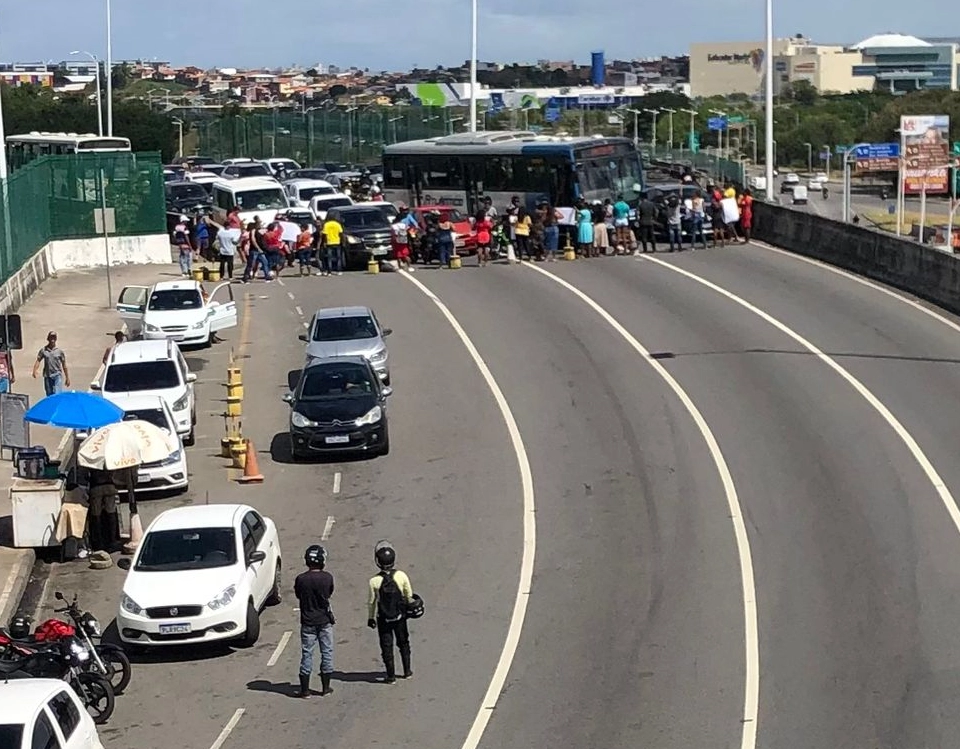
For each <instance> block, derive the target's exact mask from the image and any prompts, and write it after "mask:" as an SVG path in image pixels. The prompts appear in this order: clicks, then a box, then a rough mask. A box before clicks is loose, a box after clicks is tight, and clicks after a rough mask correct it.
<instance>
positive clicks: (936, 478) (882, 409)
mask: <svg viewBox="0 0 960 749" xmlns="http://www.w3.org/2000/svg"><path fill="white" fill-rule="evenodd" d="M645 260H646V261H648V262H651V263H656V264H657V265H661V266H663V267H664V268H667V269H668V270H671V271H673V272H675V273H679V274H680V275H682V276H686V277H687V278H689V279H690V280H691V281H696V282H697V283H699V284H701V285H702V286H705V287H707V288H708V289H711V290H712V291H715V292H717V293H718V294H720V295H721V296H724V297H726V298H727V299H729V300H730V301H732V302H735V303H736V304H739V305H740V306H741V307H743V308H744V309H745V310H748V311H749V312H752V313H753V314H754V315H756V316H757V317H759V318H760V319H761V320H764V321H765V322H768V323H769V324H770V325H772V326H773V327H775V328H776V329H777V330H779V331H780V332H781V333H783V334H784V335H786V336H789V337H790V338H792V339H793V340H794V341H796V342H797V343H799V344H800V345H801V346H803V347H804V348H805V349H807V351H809V352H810V353H811V354H813V355H814V356H816V357H817V358H818V359H819V360H820V361H822V362H823V363H824V364H826V365H827V366H828V367H830V369H832V370H833V371H834V372H836V373H837V374H838V375H840V377H842V378H843V379H844V380H846V381H847V383H849V384H850V386H851V387H853V389H854V390H856V391H857V392H858V393H859V394H860V396H861V397H862V398H863V399H864V400H865V401H866V402H867V403H869V404H870V405H871V406H873V408H874V410H875V411H876V412H877V413H878V414H880V416H881V417H882V418H883V420H884V421H886V422H887V424H888V425H889V426H890V428H891V429H893V431H894V432H895V433H896V435H897V436H898V437H899V438H900V439H901V440H902V441H903V444H904V445H906V447H907V450H909V451H910V454H911V455H912V456H913V459H914V460H915V461H916V462H917V464H918V465H919V466H920V470H922V471H923V473H924V475H926V477H927V479H928V480H929V481H930V483H931V484H932V485H933V488H934V489H936V491H937V494H938V495H939V497H940V500H941V501H942V502H943V506H944V507H945V508H946V510H947V514H948V515H949V516H950V519H951V520H952V521H953V524H954V526H955V527H956V529H957V531H960V507H958V506H957V502H956V500H955V499H954V498H953V494H951V492H950V489H949V488H948V487H947V484H946V482H945V481H944V480H943V478H941V476H940V474H939V473H937V469H936V468H934V466H933V463H932V462H931V461H930V459H929V458H928V457H927V455H926V453H924V452H923V449H922V448H921V447H920V445H919V444H918V443H917V441H916V440H915V439H914V438H913V435H912V434H910V432H909V431H907V428H906V427H905V426H903V424H901V423H900V420H899V419H897V417H896V416H894V415H893V413H892V412H891V411H890V409H889V408H887V407H886V406H885V405H884V404H883V401H881V400H880V399H879V398H878V397H877V396H875V395H874V394H873V393H872V392H871V391H870V389H869V388H867V386H866V385H864V384H863V383H862V382H860V380H858V379H857V378H856V377H854V376H853V375H852V374H851V373H850V372H849V371H847V370H846V369H845V368H844V367H843V366H842V365H840V364H838V363H837V361H836V360H835V359H834V358H833V357H831V356H830V355H829V354H825V353H824V352H823V351H821V350H820V349H819V348H817V347H816V346H814V345H813V344H812V343H811V342H810V341H808V340H807V339H806V338H804V337H803V336H802V335H800V334H799V333H797V332H796V331H795V330H793V328H790V327H789V326H787V325H786V324H784V323H782V322H780V320H778V319H777V318H775V317H774V316H773V315H771V314H770V313H768V312H764V311H763V310H762V309H760V308H759V307H756V306H755V305H753V304H751V303H750V302H748V301H747V300H746V299H744V298H742V297H739V296H737V295H736V294H734V293H733V292H731V291H727V290H726V289H725V288H723V287H722V286H718V285H717V284H715V283H713V282H712V281H708V280H707V279H705V278H701V277H700V276H698V275H696V274H695V273H691V272H690V271H688V270H684V269H683V268H678V267H676V266H674V265H671V264H670V263H665V262H664V261H663V260H657V259H656V258H652V257H649V258H645Z"/></svg>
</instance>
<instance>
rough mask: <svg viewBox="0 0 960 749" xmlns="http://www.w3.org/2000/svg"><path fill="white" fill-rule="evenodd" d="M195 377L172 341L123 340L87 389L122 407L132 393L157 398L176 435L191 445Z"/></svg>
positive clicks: (195, 413) (195, 415) (194, 406)
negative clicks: (164, 406)
mask: <svg viewBox="0 0 960 749" xmlns="http://www.w3.org/2000/svg"><path fill="white" fill-rule="evenodd" d="M196 381H197V376H196V375H195V374H194V373H193V372H191V371H190V368H189V367H187V362H186V360H185V359H184V358H183V354H182V353H181V352H180V348H179V346H177V344H176V343H174V342H173V341H124V342H123V343H118V344H117V345H116V346H114V347H113V350H112V351H111V352H110V356H109V357H108V358H107V363H106V364H104V366H103V368H102V369H101V370H100V375H99V379H97V380H94V381H93V382H91V383H90V389H91V390H93V391H94V392H99V393H100V394H101V395H103V397H104V398H106V399H107V400H109V401H110V402H112V403H116V404H117V405H118V406H120V407H121V408H123V399H124V398H128V397H129V396H130V395H132V394H140V395H156V396H159V397H161V398H163V400H164V401H166V403H167V405H168V406H169V407H170V412H171V413H172V414H173V421H174V424H175V426H176V430H177V434H179V435H180V437H181V439H182V440H183V442H184V444H185V445H192V444H193V439H194V433H193V429H194V425H195V424H196V423H197V404H196V398H195V396H194V392H193V386H194V383H195V382H196Z"/></svg>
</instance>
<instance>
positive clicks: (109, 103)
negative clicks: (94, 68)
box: [103, 0, 113, 138]
mask: <svg viewBox="0 0 960 749" xmlns="http://www.w3.org/2000/svg"><path fill="white" fill-rule="evenodd" d="M106 2H107V64H106V68H105V69H104V71H103V74H104V75H105V76H107V136H108V137H110V138H112V137H113V31H112V29H111V28H110V25H111V18H110V15H111V14H110V0H106Z"/></svg>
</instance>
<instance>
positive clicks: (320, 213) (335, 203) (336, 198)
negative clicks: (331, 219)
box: [310, 192, 353, 221]
mask: <svg viewBox="0 0 960 749" xmlns="http://www.w3.org/2000/svg"><path fill="white" fill-rule="evenodd" d="M348 205H353V198H351V197H350V196H349V195H346V194H344V193H342V192H335V193H332V194H330V195H314V196H313V197H312V198H310V213H312V214H313V215H314V218H316V220H317V221H326V219H327V211H329V210H330V209H331V208H343V207H345V206H348Z"/></svg>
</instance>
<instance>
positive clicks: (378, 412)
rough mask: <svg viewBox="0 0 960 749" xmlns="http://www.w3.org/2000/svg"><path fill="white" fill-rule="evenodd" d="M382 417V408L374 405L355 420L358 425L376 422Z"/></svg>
mask: <svg viewBox="0 0 960 749" xmlns="http://www.w3.org/2000/svg"><path fill="white" fill-rule="evenodd" d="M382 418H383V409H382V408H380V406H374V407H373V408H371V409H370V410H369V411H367V412H366V413H365V414H364V415H363V416H361V417H360V418H359V419H357V421H356V425H357V426H358V427H362V426H364V425H365V424H376V423H377V422H378V421H380V419H382Z"/></svg>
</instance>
